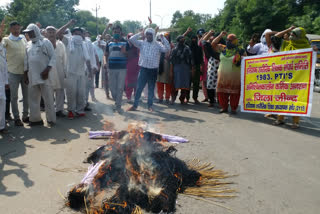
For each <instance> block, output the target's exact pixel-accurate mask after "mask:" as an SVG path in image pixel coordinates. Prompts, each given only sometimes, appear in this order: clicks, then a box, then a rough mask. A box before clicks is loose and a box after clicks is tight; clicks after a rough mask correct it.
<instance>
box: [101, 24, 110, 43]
mask: <svg viewBox="0 0 320 214" xmlns="http://www.w3.org/2000/svg"><path fill="white" fill-rule="evenodd" d="M111 27H112V23H108V25H107V26H106V29H104V31H103V33H102V35H101V39H106V38H105V37H106V35H107V33H108V30H109V29H110V28H111Z"/></svg>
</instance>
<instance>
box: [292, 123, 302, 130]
mask: <svg viewBox="0 0 320 214" xmlns="http://www.w3.org/2000/svg"><path fill="white" fill-rule="evenodd" d="M291 128H292V129H298V128H300V125H299V124H298V123H294V124H292V126H291Z"/></svg>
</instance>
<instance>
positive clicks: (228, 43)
mask: <svg viewBox="0 0 320 214" xmlns="http://www.w3.org/2000/svg"><path fill="white" fill-rule="evenodd" d="M235 47H236V46H235V45H234V44H232V42H231V41H227V48H228V49H232V48H235Z"/></svg>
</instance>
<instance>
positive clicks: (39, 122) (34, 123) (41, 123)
mask: <svg viewBox="0 0 320 214" xmlns="http://www.w3.org/2000/svg"><path fill="white" fill-rule="evenodd" d="M29 126H43V121H42V120H40V121H37V122H31V121H30V123H29Z"/></svg>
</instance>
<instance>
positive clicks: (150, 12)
mask: <svg viewBox="0 0 320 214" xmlns="http://www.w3.org/2000/svg"><path fill="white" fill-rule="evenodd" d="M150 19H151V20H152V17H151V0H150Z"/></svg>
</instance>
